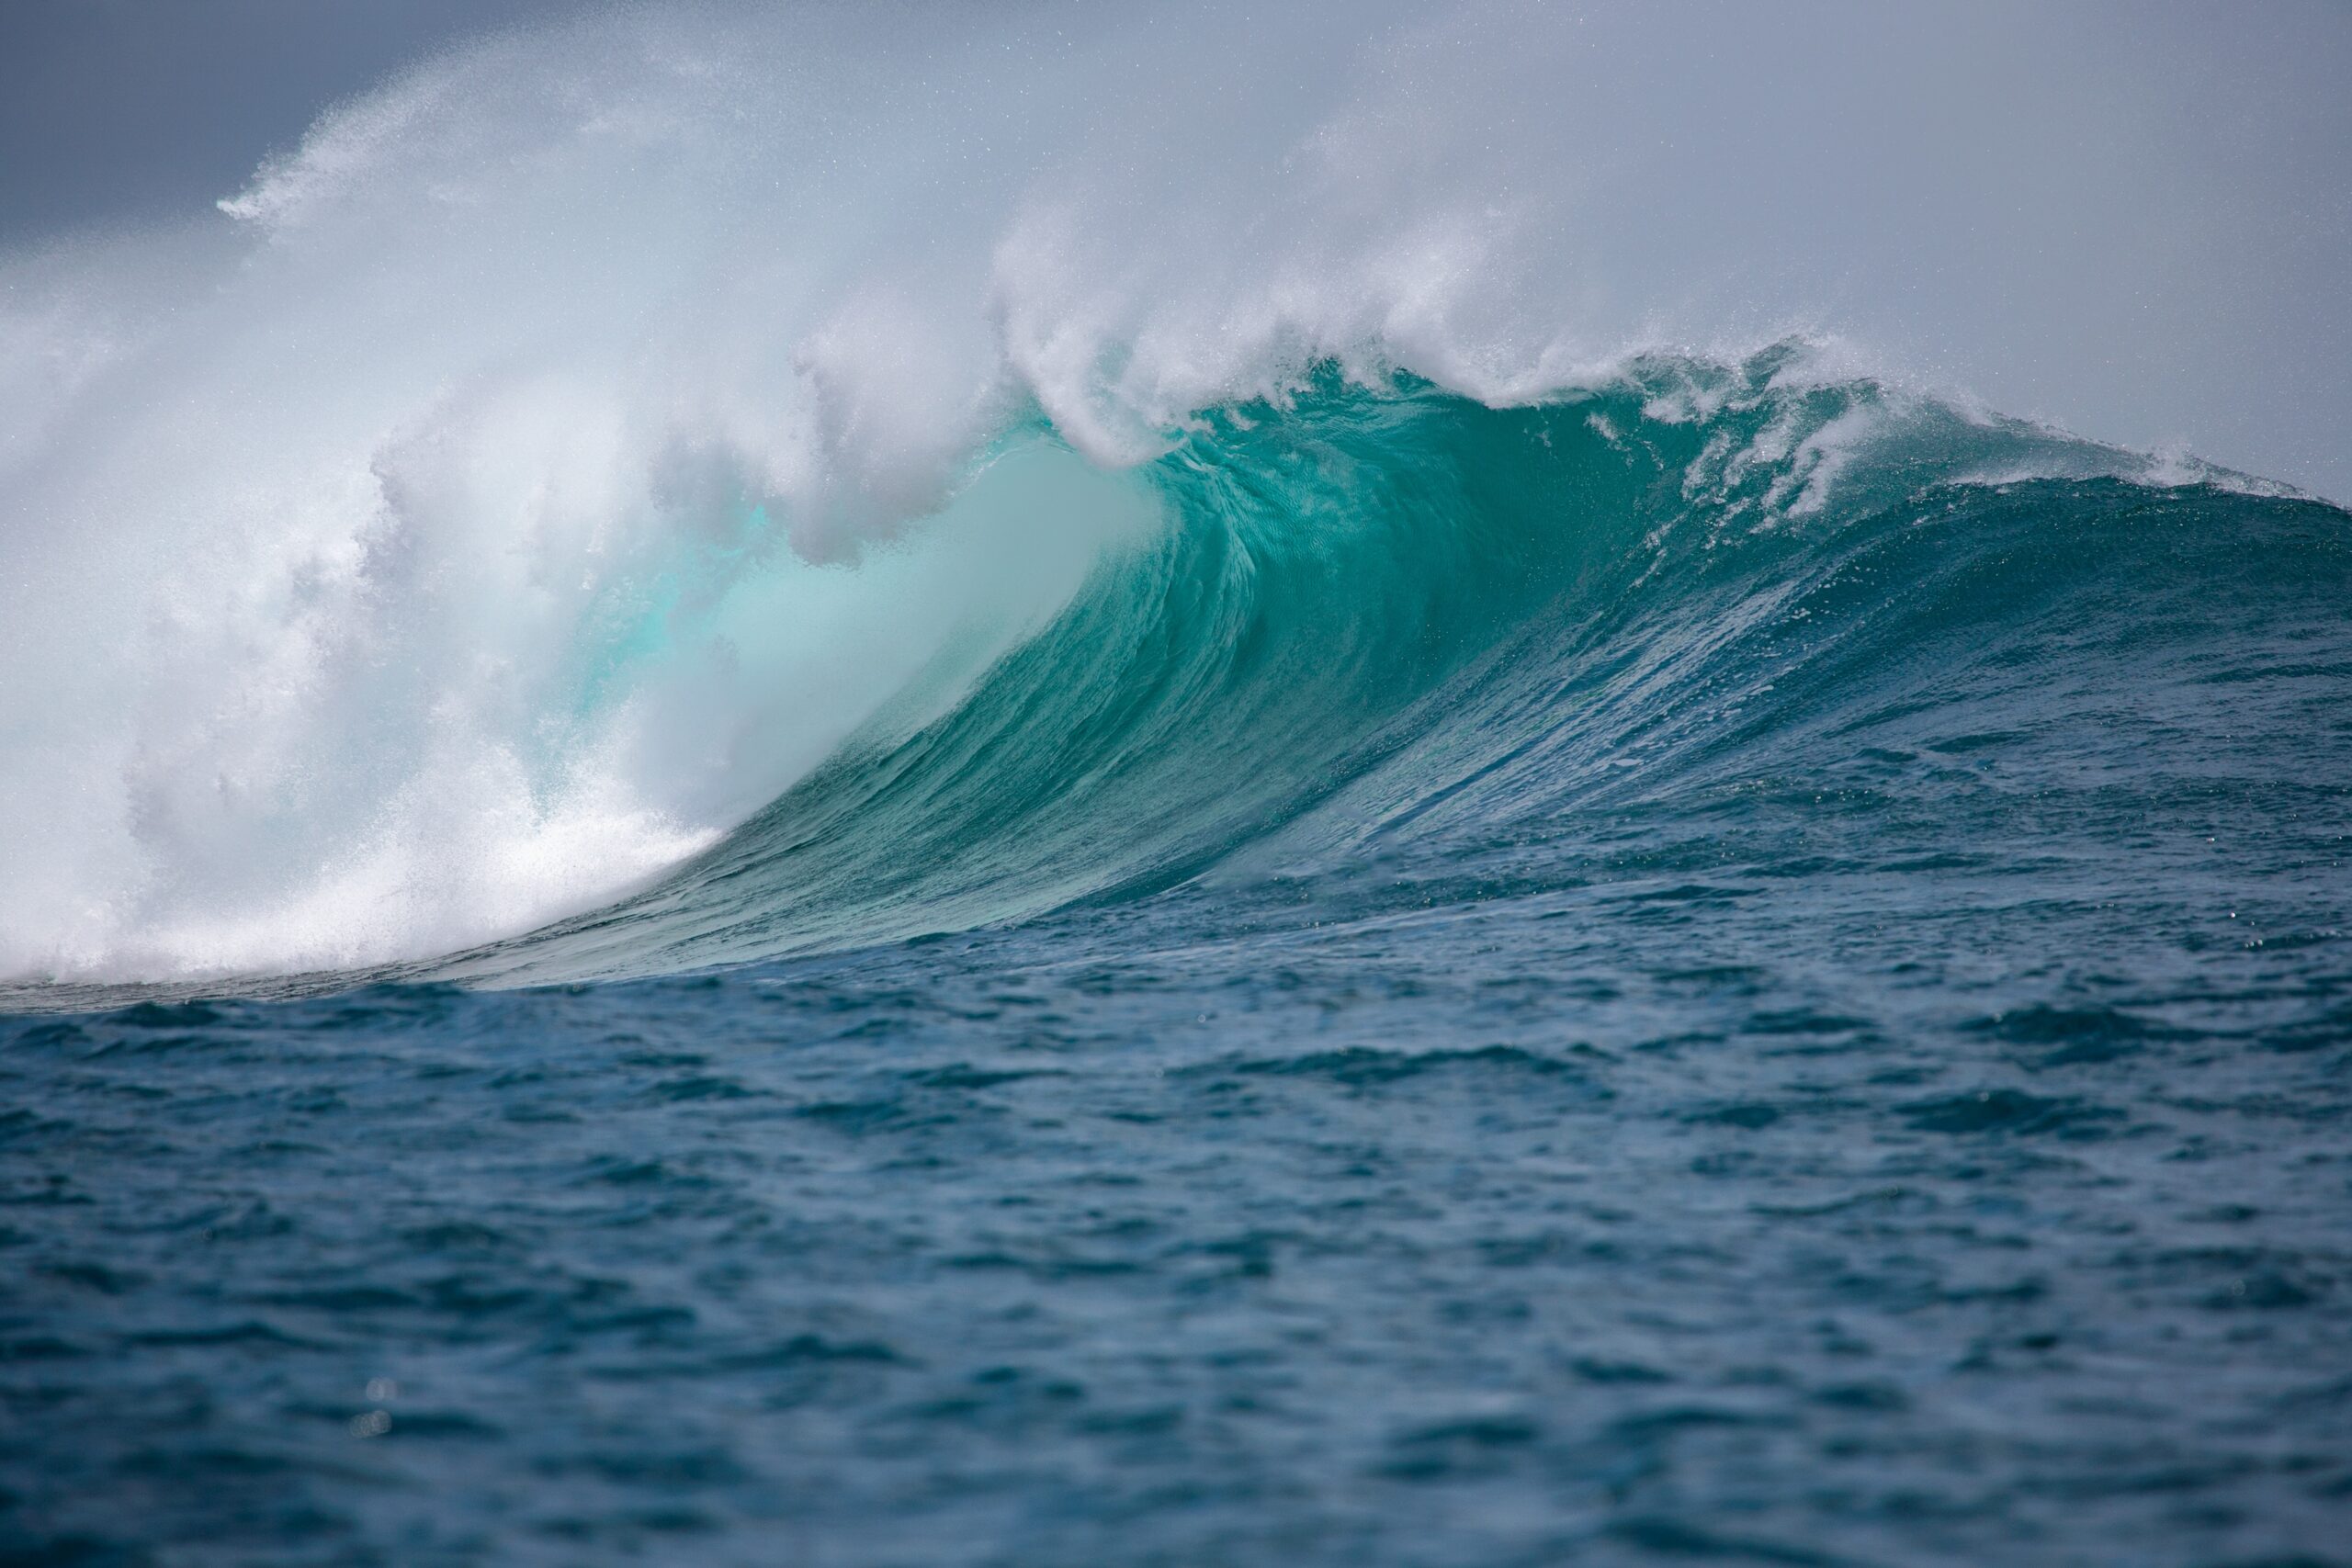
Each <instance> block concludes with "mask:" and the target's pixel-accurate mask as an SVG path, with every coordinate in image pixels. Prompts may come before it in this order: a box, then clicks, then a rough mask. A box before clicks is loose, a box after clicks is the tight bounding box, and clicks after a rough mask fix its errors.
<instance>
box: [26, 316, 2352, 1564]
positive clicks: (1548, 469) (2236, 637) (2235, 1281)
mask: <svg viewBox="0 0 2352 1568" xmlns="http://www.w3.org/2000/svg"><path fill="white" fill-rule="evenodd" d="M999 450H1000V452H1001V453H1016V454H1025V457H1023V460H1022V461H1021V462H1015V463H1003V462H1000V463H999V464H998V465H997V466H995V467H992V468H985V469H983V470H980V471H978V472H977V473H976V475H975V477H974V478H973V479H971V480H970V486H971V490H972V492H973V493H975V494H978V493H981V492H983V491H985V489H986V487H988V486H990V485H992V484H1011V483H1014V482H1019V483H1023V484H1030V483H1034V482H1035V475H1037V474H1040V473H1044V474H1047V475H1052V474H1056V473H1060V472H1064V471H1068V472H1069V473H1072V474H1079V473H1080V472H1081V470H1082V471H1083V472H1085V473H1091V472H1092V470H1091V468H1090V467H1089V466H1088V465H1087V463H1086V460H1085V459H1084V458H1082V457H1080V456H1078V455H1077V454H1076V453H1074V452H1072V451H1070V450H1069V448H1068V447H1066V446H1063V445H1062V443H1061V442H1060V440H1059V438H1058V437H1057V435H1056V434H1055V432H1054V430H1053V428H1052V426H1051V425H1050V424H1049V423H1046V422H1045V421H1044V420H1042V419H1033V420H1030V421H1028V422H1026V423H1023V422H1018V421H1016V422H1015V423H1014V424H1013V425H1012V428H1011V430H1010V433H1009V434H1005V435H1003V436H1002V437H1001V445H1000V447H999ZM1023 476H1027V477H1023ZM1097 482H1099V481H1098V480H1094V479H1089V480H1086V481H1085V483H1078V482H1077V481H1075V480H1074V481H1073V486H1072V488H1070V489H1069V490H1068V491H1059V490H1055V489H1053V488H1052V487H1051V486H1046V487H1045V488H1044V489H1042V490H1040V491H1038V492H1037V493H1040V494H1048V495H1051V494H1064V493H1069V494H1091V493H1094V492H1093V491H1089V490H1088V489H1087V488H1086V487H1087V485H1088V484H1093V483H1097ZM1115 483H1116V485H1117V486H1118V487H1120V490H1119V493H1120V494H1121V495H1122V496H1124V497H1125V502H1122V503H1121V504H1123V505H1124V504H1129V503H1131V504H1132V509H1133V511H1134V513H1135V515H1136V517H1137V518H1141V519H1144V520H1145V521H1144V522H1142V523H1139V524H1136V525H1133V526H1129V527H1125V529H1124V531H1122V532H1120V533H1119V534H1118V536H1117V537H1116V539H1115V540H1114V543H1113V544H1112V545H1110V546H1109V547H1105V549H1104V550H1103V553H1102V555H1101V557H1100V558H1099V559H1098V560H1097V561H1096V563H1095V565H1094V567H1093V568H1092V570H1091V575H1090V576H1089V577H1087V579H1086V581H1085V584H1084V586H1083V587H1082V588H1081V589H1080V591H1079V592H1078V593H1077V595H1076V597H1075V598H1074V599H1072V600H1071V601H1070V602H1069V604H1067V605H1066V607H1064V608H1063V609H1062V610H1061V611H1060V612H1059V613H1058V614H1057V615H1056V616H1054V617H1053V618H1052V619H1051V620H1050V621H1049V623H1048V624H1046V625H1044V626H1042V627H1040V628H1038V629H1036V630H1035V634H1034V635H1032V636H1029V637H1026V638H1025V640H1022V641H1020V642H1019V643H1018V646H1016V647H1014V648H1012V650H1011V651H1010V652H1007V653H1005V654H1004V655H1003V656H1002V657H1001V658H1000V659H997V660H995V661H994V662H993V664H992V665H990V666H989V668H988V669H987V671H986V673H985V674H984V675H982V676H981V677H979V678H978V680H977V681H974V682H970V683H968V684H966V685H954V684H952V683H951V685H949V686H944V687H941V688H940V690H945V691H948V692H949V693H950V696H949V698H946V699H942V700H941V702H940V703H939V704H938V705H936V707H935V709H934V708H933V707H924V706H922V705H920V704H918V705H914V706H913V707H910V708H907V709H904V710H896V711H893V712H891V713H888V714H885V715H883V716H881V717H880V718H878V719H876V720H875V721H873V722H871V723H869V724H868V725H867V726H866V727H865V728H864V729H862V730H860V731H859V732H858V733H856V734H854V735H853V736H852V737H851V738H850V739H848V740H847V741H846V742H845V743H843V744H842V746H841V747H840V748H838V749H837V750H835V751H834V752H833V753H832V754H831V758H830V760H829V761H826V762H825V763H824V764H823V765H822V766H820V768H818V769H817V770H816V771H815V772H814V773H811V774H809V776H807V777H806V778H805V779H803V780H802V781H801V782H800V783H798V784H796V785H794V786H793V787H792V788H791V789H789V790H788V791H786V793H784V794H783V795H781V796H779V797H778V798H776V799H775V800H774V801H773V802H772V803H770V804H768V805H767V806H766V807H764V808H763V809H761V810H759V811H758V812H756V813H755V814H754V815H752V817H751V818H750V819H749V820H747V821H745V822H743V823H742V824H741V826H740V827H738V828H736V829H734V830H733V831H732V832H730V833H729V834H728V835H727V836H726V837H725V838H724V839H723V840H720V841H719V842H718V843H717V844H716V845H714V846H713V847H711V848H709V849H708V850H707V851H705V852H702V853H701V854H699V855H698V856H696V857H695V858H694V859H692V860H690V861H689V862H687V863H684V865H682V866H679V867H677V868H675V869H674V870H673V871H671V872H669V873H667V874H663V875H662V876H660V877H658V878H656V879H654V880H652V881H651V882H650V884H649V885H647V886H644V887H642V888H641V889H639V891H637V892H635V893H633V894H631V895H630V896H628V897H625V898H623V899H621V900H620V901H619V902H617V903H615V904H612V905H610V906H608V907H606V908H601V909H598V910H595V911H594V912H592V913H587V914H582V915H580V916H577V917H575V918H572V919H567V920H563V921H560V922H558V923H556V924H554V925H552V926H549V927H547V928H545V929H543V930H540V931H534V932H531V933H529V934H527V935H524V936H520V937H517V938H514V939H511V940H507V941H503V942H494V943H492V944H489V945H486V946H480V947H475V948H471V949H468V950H466V951H463V952H459V953H451V954H445V955H440V956H435V957H433V958H430V959H426V960H422V961H418V962H414V963H410V964H401V965H394V966H388V967H380V968H375V969H369V970H366V971H360V972H353V973H345V974H332V975H315V974H314V975H306V976H254V977H247V978H243V979H236V980H231V981H211V982H206V983H203V984H196V983H188V984H182V985H175V986H168V987H101V986H96V985H77V986H54V985H47V986H36V985H20V986H18V987H16V988H15V989H13V990H12V991H10V992H9V993H7V998H6V999H7V1000H8V1001H9V1003H10V1004H12V1005H13V1006H14V1007H15V1008H17V1009H18V1010H19V1011H18V1012H17V1015H15V1016H11V1017H9V1018H6V1020H0V1085H5V1096H0V1099H4V1100H5V1105H6V1110H5V1111H0V1204H5V1206H4V1207H0V1264H4V1265H5V1267H0V1401H4V1402H5V1408H6V1411H7V1419H6V1422H5V1424H0V1547H4V1548H5V1551H6V1554H7V1555H6V1561H10V1562H56V1563H65V1562H172V1563H181V1562H187V1563H198V1562H205V1563H209V1562H224V1563H225V1562H238V1563H244V1562H287V1563H295V1562H302V1563H311V1562H338V1563H340V1562H354V1563H356V1562H398V1563H402V1564H410V1563H442V1562H447V1563H473V1562H542V1561H543V1562H562V1563H573V1562H628V1561H650V1562H665V1563H668V1562H678V1563H703V1562H708V1563H749V1562H812V1563H860V1564H864V1563H885V1562H888V1563H910V1564H913V1563H922V1564H938V1563H976V1564H977V1563H1005V1564H1022V1565H1024V1568H1032V1565H1038V1564H1051V1563H1072V1564H1077V1563H1090V1564H1100V1563H1113V1562H1116V1563H1144V1562H1166V1563H1180V1562H1181V1563H1196V1562H1216V1563H1221V1564H1241V1563H1251V1562H1293V1563H1295V1562H1351V1563H1360V1564H1361V1563H1399V1564H1405V1563H1438V1562H1442V1563H1449V1564H1468V1563H1531V1564H1532V1563H1553V1562H1651V1561H1658V1562H1673V1561H1688V1560H1691V1559H1692V1558H1717V1559H1721V1560H1725V1561H1768V1562H1986V1561H1994V1560H2018V1561H2034V1562H2178V1563H2216V1564H2218V1563H2224V1562H2334V1561H2341V1560H2342V1558H2341V1550H2342V1549H2341V1547H2340V1544H2339V1542H2340V1540H2341V1539H2342V1537H2343V1535H2344V1526H2345V1521H2346V1517H2347V1510H2348V1509H2352V1457H2347V1456H2352V1392H2347V1391H2352V1330H2348V1329H2347V1327H2346V1319H2345V1315H2344V1310H2343V1308H2344V1303H2345V1292H2346V1290H2347V1289H2352V1249H2347V1247H2346V1243H2345V1240H2344V1238H2345V1237H2346V1235H2352V1169H2348V1168H2347V1165H2346V1159H2347V1155H2346V1149H2347V1145H2346V1128H2347V1125H2352V1123H2347V1121H2346V1113H2347V1110H2348V1109H2352V1077H2347V1067H2352V946H2347V944H2346V937H2345V934H2344V931H2345V926H2346V919H2347V915H2352V911H2348V910H2347V908H2346V902H2347V895H2348V894H2352V875H2347V873H2346V866H2345V858H2344V857H2345V853H2346V846H2347V842H2348V841H2352V840H2348V839H2347V835H2352V701H2348V700H2347V699H2352V623H2347V618H2346V606H2347V604H2352V518H2347V515H2346V513H2344V512H2343V511H2341V510H2339V509H2336V508H2335V507H2332V506H2329V505H2326V504H2324V503H2321V502H2314V501H2311V500H2307V499H2303V498H2300V497H2297V496H2295V495H2293V494H2291V493H2288V492H2284V491H2279V490H2278V488H2277V487H2268V486H2262V485H2258V484H2254V483H2252V482H2250V481H2246V480H2245V479H2242V478H2241V477H2239V476H2233V475H2229V474H2225V473H2219V472H2211V471H2204V470H2197V471H2193V472H2180V473H2173V472H2167V471H2165V470H2164V469H2163V468H2162V466H2161V465H2158V464H2155V463H2154V462H2153V461H2152V460H2149V459H2143V458H2138V457H2132V456H2131V455H2129V454H2121V453H2117V452H2113V451H2110V450H2109V449H2106V448H2100V447H2096V446H2090V445H2087V444H2085V443H2080V442H2076V441H2073V440H2071V439H2070V438H2067V437H2064V436H2062V435H2059V434H2052V433H2050V432H2048V431H2045V430H2042V429H2040V428H2038V427H2033V426H2029V425H2024V424H2018V423H2011V422H2007V421H2002V420H1997V419H1992V418H1988V417H1984V416H1978V415H1970V414H1964V413H1962V412H1958V411H1955V410H1953V409H1951V408H1949V407H1946V406H1944V405H1941V404H1939V403H1936V402H1933V401H1931V400H1923V399H1919V398H1917V397H1913V396H1909V395H1905V394H1902V393H1899V392H1897V391H1895V390H1893V389H1889V388H1887V387H1885V386H1883V385H1881V384H1879V383H1876V382H1873V381H1869V380H1846V381H1836V380H1821V379H1805V378H1802V377H1800V376H1799V375H1797V374H1796V373H1795V369H1794V365H1793V358H1792V352H1791V351H1789V350H1787V349H1781V350H1774V351H1770V352H1768V353H1766V354H1764V355H1758V356H1757V357H1756V358H1754V359H1752V360H1749V361H1747V362H1746V363H1744V364H1740V365H1733V366H1723V365H1713V364H1709V363H1705V362H1701V361H1692V360H1681V359H1674V358H1665V357H1661V358H1657V359H1653V360H1649V361H1644V362H1639V363H1637V364H1635V365H1634V366H1633V367H1630V368H1629V369H1628V370H1627V371H1626V372H1625V373H1624V374H1623V375H1622V376H1619V377H1617V378H1613V379H1611V380H1609V381H1607V382H1605V383H1604V384H1602V385H1600V386H1598V387H1596V388H1595V389H1590V390H1589V391H1584V392H1579V393H1576V394H1573V395H1563V396H1559V397H1555V398H1554V399H1552V400H1547V401H1544V402H1541V403H1538V404H1534V405H1532V406H1526V407H1506V408H1494V407H1487V406H1485V405H1482V404H1479V403H1476V402H1473V401H1470V400H1464V399H1463V398H1460V397H1456V396H1453V395H1452V394H1449V393H1445V392H1442V391H1441V390H1439V389H1436V388H1434V387H1432V386H1430V385H1429V384H1427V383H1424V382H1420V381H1417V380H1413V379H1411V378H1397V379H1394V380H1376V381H1374V382H1371V383H1369V384H1367V383H1364V382H1362V381H1359V380H1351V379H1350V378H1346V377H1343V376H1342V375H1340V373H1339V372H1338V371H1336V370H1331V369H1325V370H1321V371H1317V372H1314V373H1311V374H1309V375H1308V376H1306V378H1303V379H1302V381H1301V382H1300V383H1299V384H1298V386H1297V387H1296V388H1295V391H1294V392H1293V393H1292V394H1291V395H1290V396H1288V397H1286V398H1285V399H1283V400H1281V401H1279V402H1270V401H1256V402H1251V403H1246V404H1242V405H1238V406H1228V407H1220V408H1214V409H1205V410H1202V411H1200V412H1198V414H1197V416H1196V417H1195V419H1194V420H1193V423H1191V424H1190V425H1189V426H1188V427H1187V428H1186V430H1184V431H1183V432H1182V433H1181V434H1179V436H1178V437H1177V438H1176V439H1175V440H1174V441H1173V443H1172V445H1171V446H1170V449H1169V450H1168V451H1167V452H1166V454H1165V455H1164V456H1162V457H1159V458H1157V459H1155V460H1152V461H1149V462H1148V463H1146V464H1144V465H1143V466H1141V467H1140V468H1134V469H1131V470H1127V471H1126V472H1125V473H1123V474H1120V475H1118V476H1116V479H1115ZM843 570H862V569H859V568H854V567H852V568H845V569H843ZM614 624H615V625H616V626H621V627H623V630H624V631H625V633H626V635H623V633H622V632H618V631H616V637H615V642H614V644H613V646H612V647H611V648H610V649H605V650H604V651H605V654H606V655H607V656H608V657H607V659H606V660H605V662H602V663H595V662H591V663H589V664H587V665H585V666H583V668H588V669H590V670H592V671H594V679H595V681H596V682H605V681H608V680H611V679H613V678H614V672H615V671H620V670H622V669H624V668H625V667H627V666H628V665H629V664H630V663H631V662H632V661H635V662H640V663H641V662H642V661H644V660H650V659H659V658H660V657H662V649H663V644H662V641H661V639H660V638H659V637H656V636H652V635H649V633H648V630H647V626H648V625H649V624H650V623H646V622H641V621H636V620H629V619H628V617H618V618H616V620H615V622H614Z"/></svg>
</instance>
